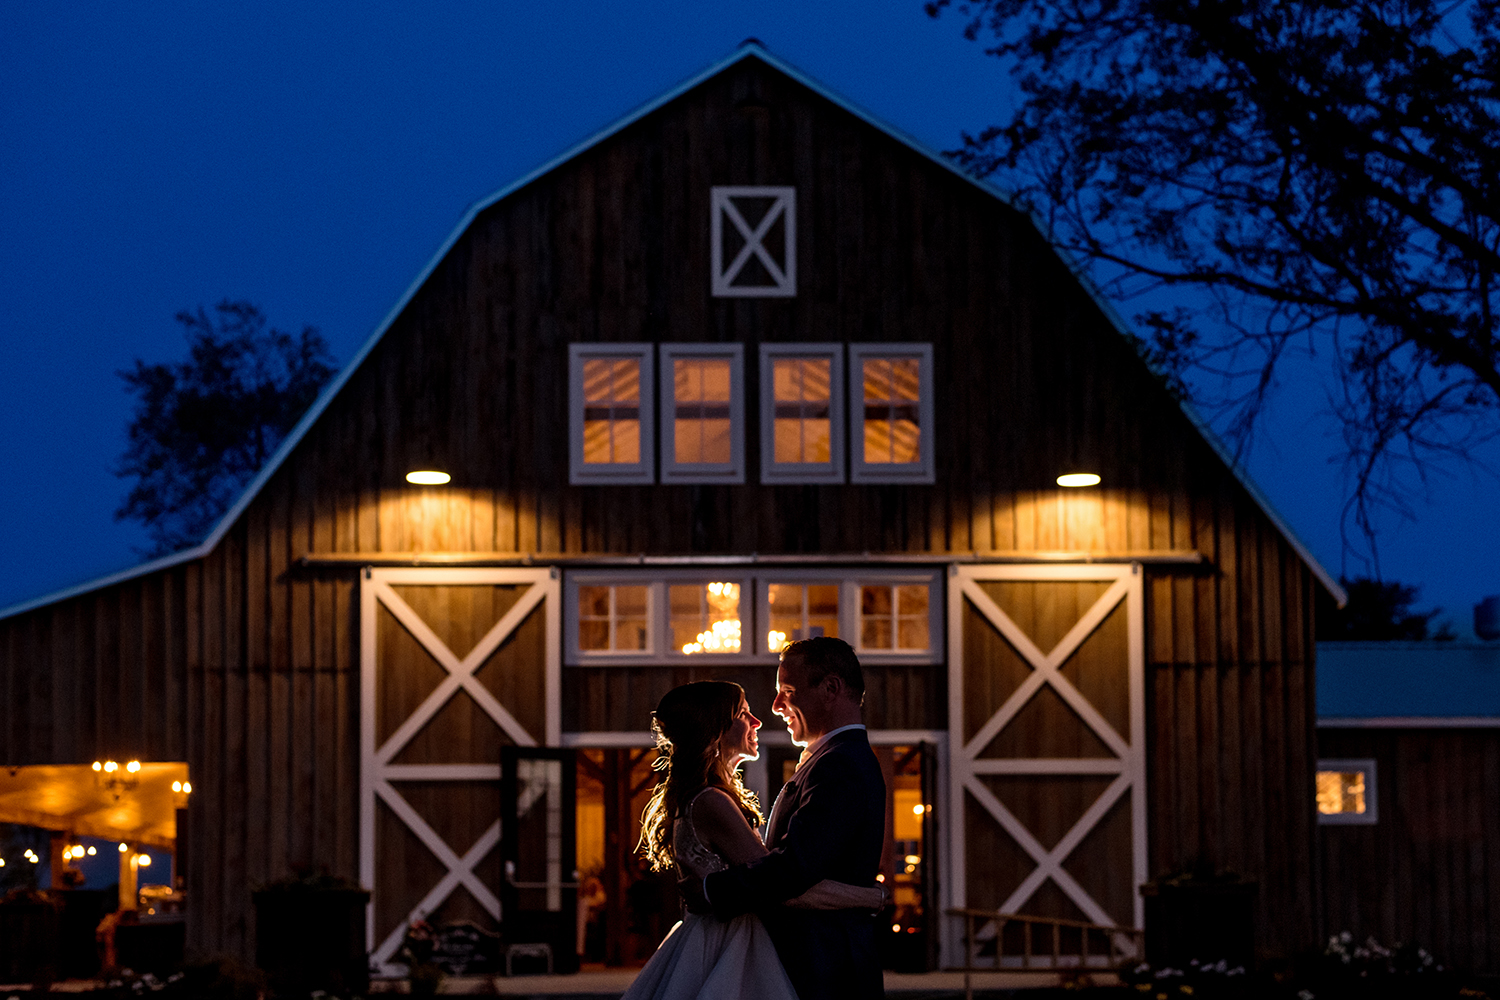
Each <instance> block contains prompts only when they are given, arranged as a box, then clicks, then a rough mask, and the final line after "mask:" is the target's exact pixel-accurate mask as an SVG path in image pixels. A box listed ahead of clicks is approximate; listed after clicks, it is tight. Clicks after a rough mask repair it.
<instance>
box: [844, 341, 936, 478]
mask: <svg viewBox="0 0 1500 1000" xmlns="http://www.w3.org/2000/svg"><path fill="white" fill-rule="evenodd" d="M849 352H850V365H851V372H850V375H851V380H850V381H851V383H852V384H851V387H850V388H851V390H854V398H853V399H852V400H851V403H850V422H851V425H852V427H853V428H855V429H856V433H858V435H859V438H858V440H857V442H856V443H855V446H854V456H853V458H854V462H853V465H854V468H853V475H852V479H853V481H854V482H857V483H858V482H864V483H896V482H922V483H930V482H932V481H933V469H934V466H933V440H932V433H933V432H932V412H933V400H932V346H931V345H930V344H852V345H850V348H849Z"/></svg>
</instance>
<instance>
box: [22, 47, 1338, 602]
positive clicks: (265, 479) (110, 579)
mask: <svg viewBox="0 0 1500 1000" xmlns="http://www.w3.org/2000/svg"><path fill="white" fill-rule="evenodd" d="M746 59H758V60H760V61H761V62H763V63H764V64H766V65H767V66H769V67H770V68H772V69H774V70H776V71H777V72H780V73H782V74H784V75H785V76H787V77H789V78H790V79H792V80H794V81H795V82H797V83H798V84H800V85H802V86H803V87H806V88H808V89H809V90H811V91H813V92H814V93H816V94H817V95H818V96H820V97H822V98H824V99H826V100H828V101H830V102H831V103H833V104H834V105H836V106H837V107H839V108H841V109H842V110H844V111H846V112H848V113H849V114H851V115H853V116H854V117H856V118H858V119H859V120H861V121H863V122H864V123H866V124H867V125H869V126H871V127H873V128H875V129H877V130H878V131H880V132H882V133H884V134H885V135H886V136H888V137H890V138H891V139H893V140H895V141H896V142H897V143H900V144H901V145H903V146H905V147H906V148H908V149H910V150H911V151H912V152H914V153H916V154H918V155H919V156H921V157H923V158H924V159H926V160H928V161H930V162H931V163H932V164H933V165H934V166H936V167H938V168H940V169H941V170H943V171H946V172H948V173H949V174H952V175H954V176H956V177H958V178H961V179H962V180H963V181H964V182H965V183H967V184H970V185H972V186H973V187H974V188H976V189H978V190H979V191H982V192H983V193H984V194H985V195H987V196H989V197H991V198H994V199H996V200H998V201H1001V202H1003V203H1005V204H1006V205H1009V206H1010V207H1012V208H1015V207H1016V206H1015V204H1014V202H1013V200H1012V199H1011V198H1010V197H1009V195H1008V194H1007V192H1005V191H1003V190H1002V189H1000V188H998V187H997V186H995V185H993V184H990V183H987V182H985V181H982V180H978V179H976V178H974V177H972V176H970V175H968V174H965V173H963V172H962V171H960V170H959V169H958V168H956V167H955V166H954V165H953V164H952V163H950V162H949V161H947V160H946V159H944V158H943V157H942V156H941V155H939V154H937V153H936V152H934V151H932V150H930V149H928V148H927V147H925V146H924V145H922V144H921V143H920V142H918V141H916V140H915V139H913V138H912V137H911V136H909V135H907V134H905V133H904V132H902V131H901V130H899V129H897V128H895V127H893V126H891V125H890V124H888V123H886V122H884V121H882V120H880V119H879V118H877V117H875V116H874V115H872V114H870V113H869V112H868V111H865V110H864V109H862V108H860V107H858V106H856V105H855V104H853V103H852V102H850V101H849V100H848V99H846V98H844V97H842V96H841V95H839V94H837V93H835V92H833V91H830V90H829V89H828V88H827V87H825V86H823V85H822V84H820V83H819V82H817V81H816V80H813V79H812V78H810V77H808V76H807V75H806V74H804V73H803V72H801V71H800V70H798V69H797V68H795V67H793V66H791V65H789V64H787V63H786V62H784V61H782V60H780V59H778V58H777V57H776V56H774V55H772V54H771V53H770V52H768V51H766V50H765V49H764V48H763V47H762V46H761V45H760V44H759V43H756V42H747V43H745V44H744V45H742V46H741V47H740V48H739V49H737V50H736V51H735V52H734V53H732V54H731V55H729V56H728V57H727V58H725V59H723V60H720V61H719V62H717V63H715V64H714V65H712V66H709V67H708V68H706V69H705V70H703V71H702V72H700V73H698V74H697V75H695V76H694V77H692V78H690V79H688V80H686V81H684V82H683V83H681V84H679V85H678V86H676V87H674V88H672V89H670V90H668V91H666V92H665V93H663V94H661V95H660V96H658V97H657V98H655V99H653V100H651V101H649V102H647V103H646V104H644V105H642V106H640V107H639V108H637V109H635V110H634V111H632V112H630V113H629V114H627V115H625V116H624V117H622V118H620V119H618V120H617V121H615V122H613V123H611V124H610V125H608V126H606V127H605V128H603V129H601V130H599V131H598V132H596V133H594V134H593V135H591V136H589V137H588V138H586V139H584V140H583V141H582V142H580V143H578V144H577V145H575V146H573V147H572V148H570V149H568V150H566V151H565V152H563V153H561V154H559V155H558V156H556V157H554V158H553V159H551V160H549V161H548V162H546V163H544V164H542V165H541V166H539V167H537V168H536V169H535V170H533V171H531V172H530V173H528V174H526V175H525V176H523V177H521V178H519V179H517V180H515V181H514V182H512V183H510V184H508V185H506V186H504V187H502V188H501V189H499V190H498V191H495V192H494V193H493V194H491V195H489V196H488V197H485V198H483V199H481V200H479V201H477V202H475V203H473V204H472V205H471V206H470V207H469V208H468V210H467V211H466V212H465V213H464V215H463V217H462V218H461V219H460V220H459V222H458V224H457V225H456V226H455V227H454V229H453V230H452V232H451V233H450V234H449V236H448V237H447V239H445V240H444V241H443V243H442V244H441V245H440V246H439V247H438V249H437V251H436V252H435V253H434V254H433V255H432V257H431V259H430V260H429V261H428V263H427V264H426V266H425V267H423V269H422V270H421V271H420V272H419V273H418V274H417V275H416V277H415V278H414V279H413V281H412V282H411V284H410V285H409V286H408V287H407V289H406V290H405V292H404V293H403V294H402V295H401V297H400V298H399V299H398V300H397V301H396V303H395V305H393V306H392V308H391V309H390V311H389V312H388V313H387V314H386V316H385V318H384V319H383V320H382V321H381V322H380V323H379V324H378V325H377V326H376V328H375V330H374V332H372V333H371V335H370V336H369V337H368V338H367V339H366V340H365V342H364V344H363V345H362V346H361V347H360V349H359V350H358V351H357V352H356V353H355V355H354V356H353V357H352V358H351V359H350V360H349V362H348V363H347V364H346V365H345V366H344V367H343V369H342V370H341V371H340V372H339V374H338V375H337V377H336V378H335V379H334V380H333V381H332V382H331V383H330V384H329V385H328V386H327V387H326V388H325V389H324V391H323V392H322V394H321V395H320V396H319V397H318V399H317V401H316V402H314V404H313V405H312V406H311V407H310V408H309V409H308V411H307V413H306V414H305V415H304V416H303V417H302V419H301V420H300V421H299V422H298V423H297V425H296V426H295V427H294V428H293V429H292V431H291V432H290V433H289V434H288V435H287V436H286V438H285V440H283V441H282V443H281V446H280V447H279V448H278V449H277V451H276V453H275V454H274V455H273V456H272V457H271V459H270V461H268V462H267V463H266V465H265V467H264V468H262V469H261V471H260V472H259V474H258V475H256V477H255V478H254V479H253V480H252V481H251V482H250V484H249V485H248V486H247V487H246V488H245V490H244V491H243V493H242V494H241V495H240V497H239V499H238V501H237V502H236V503H235V504H234V505H233V506H232V507H231V508H230V509H229V510H228V511H226V512H225V514H224V515H223V516H222V517H221V518H220V519H219V521H218V523H217V525H216V526H215V527H214V530H213V531H212V532H210V533H209V535H208V536H207V537H206V538H204V540H203V541H202V542H200V543H199V544H198V545H196V546H193V547H192V548H189V549H185V550H183V551H180V552H176V553H173V554H171V555H168V556H164V557H162V558H159V559H155V560H152V561H150V562H146V563H143V564H141V565H138V566H133V567H131V568H129V569H126V570H122V571H120V572H116V573H112V574H108V575H105V576H101V577H98V578H95V579H91V580H88V581H86V582H83V583H80V584H77V585H75V586H72V587H68V588H65V589H62V590H59V591H56V592H53V593H49V594H46V595H43V596H40V597H37V598H34V599H31V600H27V601H23V602H20V603H18V604H14V605H12V606H10V607H8V608H4V609H0V619H4V618H9V617H13V616H15V615H19V614H22V613H25V612H27V611H31V610H34V609H37V608H41V607H44V606H46V605H49V604H53V603H56V602H59V601H63V600H67V599H69V598H73V597H77V596H80V595H82V594H86V593H89V592H90V591H94V590H98V589H100V588H104V587H108V586H111V585H114V584H118V583H122V582H125V581H128V580H131V579H134V578H137V577H141V576H145V575H148V574H151V573H155V572H158V571H161V570H166V569H169V568H171V567H174V566H178V565H181V564H183V563H187V562H191V561H193V560H196V559H200V558H202V557H203V556H205V555H207V554H209V553H210V552H212V551H213V550H214V549H215V548H216V547H217V546H218V545H219V544H220V542H221V541H222V540H223V538H224V536H225V535H226V533H228V532H229V530H230V529H231V528H232V527H233V526H234V524H235V523H236V522H237V521H238V520H239V519H240V518H241V517H242V516H243V515H244V513H245V511H246V510H247V508H249V506H250V505H251V503H252V502H253V501H254V500H255V499H256V497H257V496H258V495H259V494H260V493H261V491H262V490H263V489H264V488H265V486H266V485H267V483H269V482H270V481H271V479H272V478H273V477H274V476H275V474H276V473H277V471H278V469H280V467H281V466H282V464H283V463H284V462H285V461H286V460H287V458H288V457H289V456H290V455H291V454H292V452H293V451H294V450H295V449H296V448H297V446H298V445H299V443H301V441H302V440H303V438H304V437H306V436H307V434H308V432H309V431H310V430H311V429H312V428H313V426H314V425H316V424H317V422H318V421H319V419H320V418H321V417H322V415H323V413H324V411H325V410H326V409H327V408H328V407H329V405H330V404H331V403H332V401H333V400H334V399H335V398H336V397H337V396H338V394H339V393H340V391H341V390H342V389H343V387H344V386H345V385H346V384H347V383H348V382H349V380H350V379H351V377H352V376H353V375H354V373H355V372H357V371H358V370H359V369H360V367H361V365H362V364H363V363H364V361H365V359H366V358H367V357H368V356H369V355H370V353H371V352H372V351H373V350H374V349H375V347H376V346H377V345H378V344H379V343H380V342H381V340H382V339H383V338H384V336H385V334H386V332H387V331H388V330H389V329H390V328H391V327H392V325H393V324H394V323H395V322H396V320H397V318H398V317H399V316H401V314H402V313H403V311H404V310H405V309H406V308H407V306H408V305H409V304H410V303H411V301H412V299H413V298H414V297H415V296H416V295H417V293H418V291H419V290H420V289H421V288H422V287H423V285H424V283H426V281H427V280H428V278H429V277H431V276H432V274H433V273H434V271H436V269H437V268H438V267H439V265H440V264H441V263H442V262H443V261H444V259H445V258H446V257H447V255H448V254H449V252H450V251H451V250H452V249H453V247H454V246H455V244H457V243H458V241H459V240H460V239H461V238H462V237H463V236H464V234H465V233H466V232H467V231H468V230H469V229H470V227H471V225H472V224H473V222H474V221H475V219H476V218H477V217H478V216H479V215H480V213H482V212H484V211H485V210H486V209H488V208H490V207H492V206H494V205H495V204H496V203H498V202H500V201H503V200H504V199H506V198H507V197H509V196H511V195H512V194H514V193H516V192H518V191H520V190H522V189H523V188H525V187H527V186H528V185H530V184H531V183H533V182H534V181H536V180H537V179H538V178H541V177H543V176H545V175H547V174H549V173H551V172H552V171H554V170H556V169H557V168H558V167H560V166H562V165H563V164H565V163H567V162H568V161H570V160H573V159H574V158H575V157H578V156H580V155H582V154H583V153H585V152H587V151H589V150H591V149H593V148H595V147H596V146H598V145H600V144H601V143H603V142H605V141H607V140H609V139H610V138H612V137H613V136H615V135H617V134H618V133H620V132H621V131H623V130H624V129H626V128H627V127H629V126H631V125H632V124H634V123H636V122H638V121H640V120H641V119H643V118H645V117H646V116H647V115H650V114H652V113H653V112H655V111H657V110H658V109H660V108H662V107H664V106H665V105H668V104H670V103H672V102H673V101H675V100H677V99H678V98H680V97H682V96H683V95H684V94H686V93H688V92H689V91H691V90H693V89H694V88H696V87H698V86H699V85H700V84H702V83H704V82H705V81H708V80H710V79H712V78H713V77H715V76H717V75H719V74H721V73H723V72H724V71H726V70H728V69H729V68H730V67H732V66H734V65H736V64H737V63H739V62H741V61H743V60H746ZM1030 218H1031V221H1032V224H1033V225H1034V226H1036V228H1037V229H1038V230H1039V231H1042V232H1045V228H1046V227H1045V226H1044V225H1043V224H1042V222H1041V221H1040V220H1038V219H1037V218H1036V217H1035V216H1034V215H1033V216H1030ZM1059 257H1060V258H1061V259H1062V260H1063V263H1064V264H1065V265H1067V267H1068V269H1069V271H1070V272H1071V273H1072V274H1073V276H1074V278H1075V279H1076V280H1077V281H1078V283H1079V284H1080V285H1081V286H1082V287H1083V288H1084V289H1086V291H1087V292H1088V294H1089V296H1090V298H1091V299H1092V301H1093V304H1094V305H1095V306H1096V307H1097V308H1098V309H1099V310H1100V312H1101V313H1102V314H1103V315H1104V316H1105V317H1106V318H1107V319H1108V321H1109V322H1110V323H1111V324H1112V325H1113V326H1114V327H1115V329H1116V330H1118V331H1119V332H1120V333H1121V335H1122V336H1123V335H1125V334H1126V332H1127V330H1128V328H1127V325H1126V324H1125V322H1124V320H1123V319H1122V318H1121V317H1120V315H1119V314H1118V312H1117V311H1116V310H1115V309H1114V307H1113V306H1112V304H1111V303H1110V302H1109V301H1108V300H1107V299H1106V298H1105V297H1104V296H1103V295H1102V294H1101V293H1100V292H1099V290H1098V289H1097V288H1096V287H1095V286H1094V285H1093V283H1092V282H1091V281H1090V280H1089V278H1088V276H1087V275H1086V274H1085V273H1084V272H1083V271H1082V270H1080V269H1079V268H1078V267H1077V266H1076V265H1075V263H1074V262H1072V261H1069V260H1067V259H1066V258H1065V257H1062V255H1061V254H1060V253H1059ZM1182 409H1183V411H1184V413H1185V414H1186V416H1187V418H1188V419H1189V421H1190V422H1191V423H1192V425H1193V426H1194V428H1195V429H1196V430H1197V432H1198V433H1199V435H1200V436H1201V437H1202V438H1203V440H1204V441H1205V442H1207V443H1208V445H1209V446H1210V447H1211V448H1212V450H1213V452H1214V453H1215V454H1216V455H1217V456H1218V458H1219V459H1220V460H1221V461H1222V462H1223V463H1224V465H1225V467H1226V468H1227V469H1228V470H1229V471H1230V472H1231V473H1232V474H1233V475H1234V477H1235V479H1236V480H1237V481H1238V482H1239V484H1240V485H1241V486H1242V487H1243V488H1244V490H1245V491H1246V493H1247V494H1248V495H1249V496H1250V497H1251V498H1252V499H1253V500H1254V502H1255V503H1256V505H1257V506H1258V507H1259V508H1260V510H1261V511H1262V512H1263V513H1264V514H1265V516H1266V517H1267V518H1268V519H1269V520H1270V522H1271V523H1272V524H1273V525H1274V526H1275V527H1276V529H1277V530H1278V531H1279V533H1280V534H1281V535H1282V536H1283V537H1284V538H1285V540H1286V542H1287V544H1288V545H1289V546H1290V547H1291V548H1292V549H1293V550H1294V551H1295V552H1296V553H1297V555H1298V557H1299V558H1300V559H1301V560H1302V561H1303V562H1304V563H1305V564H1306V565H1307V566H1308V568H1309V569H1310V570H1311V572H1312V573H1313V575H1314V576H1315V577H1316V578H1317V579H1318V581H1319V582H1320V583H1321V584H1322V585H1323V587H1325V588H1326V589H1327V590H1328V592H1329V593H1330V594H1332V595H1333V597H1334V598H1335V599H1336V600H1337V601H1338V602H1339V603H1340V604H1342V603H1343V602H1344V601H1345V599H1346V598H1345V594H1344V591H1343V588H1342V587H1340V586H1339V584H1338V582H1337V581H1336V580H1335V579H1334V578H1333V577H1332V576H1331V575H1330V574H1329V573H1328V572H1327V570H1326V569H1324V568H1323V567H1322V566H1321V565H1320V564H1319V563H1318V561H1317V559H1316V558H1314V557H1313V555H1312V553H1311V552H1310V551H1309V550H1308V548H1307V547H1306V546H1305V545H1304V544H1303V543H1302V542H1301V540H1300V539H1299V538H1298V537H1297V536H1296V534H1295V533H1294V532H1293V531H1292V529H1291V527H1290V526H1289V525H1288V524H1287V523H1286V521H1285V520H1284V519H1283V518H1282V517H1281V516H1280V515H1279V514H1278V513H1277V511H1276V510H1275V508H1274V507H1273V506H1272V504H1271V502H1270V500H1269V499H1268V498H1267V497H1266V496H1265V494H1264V493H1262V492H1261V490H1260V489H1259V487H1258V486H1257V485H1256V484H1255V482H1254V481H1253V480H1252V479H1251V478H1250V476H1249V474H1248V472H1247V471H1246V470H1245V469H1243V468H1242V467H1241V466H1240V465H1239V464H1238V463H1237V462H1236V461H1235V459H1234V457H1233V455H1232V454H1231V453H1230V452H1229V451H1228V449H1227V448H1225V446H1224V445H1223V443H1222V442H1221V441H1220V440H1219V439H1218V437H1217V435H1215V434H1214V433H1213V431H1212V430H1211V429H1210V428H1209V427H1208V426H1207V425H1206V424H1205V423H1204V422H1203V420H1202V419H1201V418H1199V417H1198V415H1197V414H1196V413H1195V412H1194V411H1193V410H1192V408H1191V407H1190V406H1187V405H1184V406H1183V407H1182Z"/></svg>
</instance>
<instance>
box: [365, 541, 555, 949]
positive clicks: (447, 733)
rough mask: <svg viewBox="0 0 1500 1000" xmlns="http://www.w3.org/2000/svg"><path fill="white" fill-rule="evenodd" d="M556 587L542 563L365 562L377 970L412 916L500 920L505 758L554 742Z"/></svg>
mask: <svg viewBox="0 0 1500 1000" xmlns="http://www.w3.org/2000/svg"><path fill="white" fill-rule="evenodd" d="M558 594H559V586H558V579H557V575H556V572H555V571H552V570H546V569H539V570H533V569H463V570H458V569H452V570H442V569H432V570H423V569H371V570H366V571H365V578H364V580H363V581H361V587H360V666H361V683H360V750H361V759H360V880H361V882H363V884H364V885H365V886H366V887H367V888H369V889H370V890H371V891H372V892H373V897H372V899H371V905H370V908H369V910H368V912H367V917H366V920H367V923H366V932H367V933H366V938H367V945H368V946H369V948H370V953H371V954H370V957H371V963H372V964H373V965H374V966H375V967H376V968H378V969H382V970H386V971H390V965H391V963H392V962H393V961H394V960H395V958H396V953H397V951H398V950H399V948H400V946H401V940H402V937H403V935H404V932H405V929H406V927H407V926H408V925H409V924H410V923H411V922H412V921H415V920H427V921H429V922H431V923H434V924H443V923H451V922H455V921H464V920H467V921H472V922H474V923H476V924H478V925H479V926H481V927H485V928H487V929H489V930H497V929H498V927H499V924H500V921H501V917H502V913H501V904H500V898H501V891H500V886H501V882H502V879H503V877H504V869H503V865H502V861H501V852H500V850H499V845H500V812H501V801H500V755H501V750H502V748H503V747H506V746H522V747H536V746H556V745H557V743H558V742H559V737H560V729H561V706H560V704H559V684H560V674H559V669H560V665H561V659H560V651H561V646H560V644H559V622H560V615H559V603H558V602H559V597H558Z"/></svg>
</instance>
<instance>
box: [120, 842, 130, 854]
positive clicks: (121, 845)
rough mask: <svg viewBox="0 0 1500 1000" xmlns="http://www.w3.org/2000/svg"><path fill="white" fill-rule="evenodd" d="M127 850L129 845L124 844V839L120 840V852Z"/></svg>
mask: <svg viewBox="0 0 1500 1000" xmlns="http://www.w3.org/2000/svg"><path fill="white" fill-rule="evenodd" d="M128 850H130V845H128V844H126V843H125V842H124V841H121V842H120V853H121V854H124V853H125V852H126V851H128Z"/></svg>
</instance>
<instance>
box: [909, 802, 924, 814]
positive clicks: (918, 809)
mask: <svg viewBox="0 0 1500 1000" xmlns="http://www.w3.org/2000/svg"><path fill="white" fill-rule="evenodd" d="M926 811H927V807H926V806H924V805H921V804H920V803H919V804H917V805H914V806H912V807H911V812H912V815H913V816H920V815H922V814H923V813H924V812H926Z"/></svg>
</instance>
